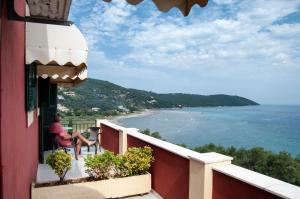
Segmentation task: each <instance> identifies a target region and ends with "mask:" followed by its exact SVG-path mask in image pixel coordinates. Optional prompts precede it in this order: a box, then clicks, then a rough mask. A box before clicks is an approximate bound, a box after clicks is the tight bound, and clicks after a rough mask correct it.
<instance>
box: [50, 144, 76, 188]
mask: <svg viewBox="0 0 300 199" xmlns="http://www.w3.org/2000/svg"><path fill="white" fill-rule="evenodd" d="M71 161H72V157H71V155H70V154H67V153H65V152H64V151H63V150H57V151H55V152H54V153H52V154H50V155H49V156H48V157H47V160H46V163H47V164H48V165H50V167H51V168H52V169H53V170H54V172H55V174H56V175H58V177H59V179H60V182H61V183H62V182H63V180H64V178H65V175H66V174H67V172H68V171H69V170H70V169H71Z"/></svg>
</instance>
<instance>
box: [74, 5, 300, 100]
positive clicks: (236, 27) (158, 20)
mask: <svg viewBox="0 0 300 199" xmlns="http://www.w3.org/2000/svg"><path fill="white" fill-rule="evenodd" d="M75 2H76V1H75ZM81 2H82V1H81ZM84 2H85V3H84ZM214 3H215V5H214V4H208V7H207V8H205V9H199V8H197V9H196V8H194V9H193V10H192V12H191V16H189V17H187V18H184V17H182V16H181V15H180V14H178V13H177V12H175V13H174V12H173V13H172V12H171V13H170V14H161V13H159V12H158V11H157V10H156V8H155V6H153V5H152V4H153V3H152V2H146V1H145V2H144V3H143V5H141V6H138V7H134V6H129V5H127V3H125V1H113V2H112V3H111V4H105V3H103V2H102V1H94V4H93V8H90V9H91V10H90V11H89V12H88V11H86V12H87V13H89V14H88V15H84V16H81V17H80V19H79V20H78V19H76V21H77V22H79V27H80V29H81V30H82V31H83V33H84V34H85V36H86V38H87V40H88V42H89V45H90V47H91V49H92V50H93V51H95V52H97V53H92V54H91V56H90V65H92V70H93V71H95V72H94V73H93V74H94V75H95V74H99V77H103V75H101V72H103V69H105V74H106V76H110V77H111V78H114V77H113V76H112V75H108V73H109V71H111V72H112V73H114V75H115V77H116V76H118V77H119V79H122V77H123V78H124V79H126V80H127V82H132V81H133V80H132V79H130V78H136V79H141V78H139V75H143V76H144V78H143V79H144V81H153V78H154V77H157V78H161V80H160V81H161V82H164V83H166V81H165V80H163V78H164V79H167V80H171V79H172V77H173V78H174V79H181V81H182V82H185V83H187V82H190V83H191V84H192V86H191V90H197V89H193V88H192V87H193V86H196V85H197V82H198V83H199V82H201V83H204V82H202V80H204V79H205V80H206V81H207V82H210V81H211V80H209V79H214V80H216V79H218V78H220V79H227V80H228V82H230V81H236V82H239V83H240V82H242V81H255V82H256V83H259V82H264V81H271V80H273V81H276V79H277V80H281V81H284V80H285V79H288V77H289V78H291V77H292V76H293V75H295V74H299V75H300V54H299V51H300V34H299V33H300V24H276V22H277V21H278V20H280V19H282V18H283V17H285V16H287V15H289V14H291V13H293V12H296V11H298V12H299V6H300V2H299V1H296V0H295V1H292V0H291V1H279V0H273V1H270V0H268V1H263V0H257V1H248V0H245V1H235V0H226V1H220V0H214ZM85 4H86V1H83V2H82V5H85ZM76 7H77V8H80V5H79V4H76ZM143 8H144V9H145V8H147V9H145V10H142V9H143ZM75 10H76V8H75ZM73 13H76V11H73ZM73 15H74V14H73ZM96 71H97V72H96ZM118 71H119V73H118V74H117V72H118ZM102 74H103V73H102ZM179 74H180V75H181V76H180V77H179ZM182 74H185V75H186V77H183V76H182ZM191 76H193V77H194V78H190V77H191ZM94 77H95V76H94ZM157 78H156V80H155V81H157ZM189 78H190V79H191V80H190V81H187V79H189ZM115 79H117V78H115ZM197 79H198V80H197ZM200 79H202V80H200ZM120 81H121V80H120ZM122 81H123V82H125V80H122ZM192 81H194V82H192ZM297 83H298V84H297ZM297 83H296V84H295V82H293V84H294V85H292V87H291V88H292V89H293V88H294V87H293V86H297V85H298V86H300V82H297ZM214 84H215V82H214ZM284 84H285V83H284ZM162 85H163V84H162ZM167 85H168V84H167ZM230 85H231V84H230ZM239 86H240V88H236V91H237V92H238V91H240V92H242V91H241V90H243V89H248V88H247V86H249V84H248V83H247V84H246V83H245V85H244V86H243V84H239ZM162 87H164V86H161V88H153V87H151V88H153V89H154V90H157V91H160V90H166V89H167V86H166V87H165V88H162ZM183 87H185V88H186V87H188V86H187V85H185V86H183ZM169 88H170V87H169ZM199 88H200V87H199ZM201 88H202V89H204V90H199V91H198V90H197V91H198V92H201V91H202V92H208V91H207V90H205V88H203V87H201ZM267 88H268V87H267V86H266V87H265V89H267ZM170 89H171V88H170ZM178 89H179V88H178ZM214 89H216V88H214ZM226 89H227V90H226ZM226 89H224V93H227V92H226V91H228V90H230V89H228V87H226ZM270 89H271V88H270ZM230 91H232V90H230ZM211 92H212V93H214V90H212V91H211ZM253 93H255V91H253ZM235 94H236V93H235ZM237 94H238V93H237ZM250 97H251V96H250ZM252 98H254V97H252ZM299 100H300V94H299Z"/></svg>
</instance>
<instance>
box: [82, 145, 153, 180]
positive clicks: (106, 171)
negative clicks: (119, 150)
mask: <svg viewBox="0 0 300 199" xmlns="http://www.w3.org/2000/svg"><path fill="white" fill-rule="evenodd" d="M84 160H85V166H86V168H87V169H86V172H87V173H88V174H89V176H90V177H92V178H94V179H97V180H101V179H109V178H115V177H126V176H132V175H141V174H145V173H147V172H148V171H149V168H150V166H151V162H153V160H154V158H153V156H152V149H151V148H150V147H143V148H136V147H133V148H129V149H128V151H127V152H126V153H125V154H124V155H114V154H113V153H112V152H109V151H105V152H104V153H103V154H100V155H90V156H87V157H86V158H85V159H84Z"/></svg>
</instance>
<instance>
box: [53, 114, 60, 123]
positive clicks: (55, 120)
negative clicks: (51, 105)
mask: <svg viewBox="0 0 300 199" xmlns="http://www.w3.org/2000/svg"><path fill="white" fill-rule="evenodd" d="M60 120H61V115H60V114H59V113H57V114H56V115H55V117H54V122H60Z"/></svg>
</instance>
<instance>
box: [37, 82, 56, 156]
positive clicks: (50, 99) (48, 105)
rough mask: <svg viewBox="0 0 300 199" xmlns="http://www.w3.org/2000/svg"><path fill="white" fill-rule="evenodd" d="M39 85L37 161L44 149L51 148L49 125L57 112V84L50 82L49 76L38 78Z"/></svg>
mask: <svg viewBox="0 0 300 199" xmlns="http://www.w3.org/2000/svg"><path fill="white" fill-rule="evenodd" d="M38 87H39V91H38V92H39V107H40V116H39V125H40V126H39V161H40V162H43V160H44V151H46V150H51V149H52V142H51V136H50V133H49V130H48V129H49V127H50V125H51V124H52V122H53V118H54V116H55V114H56V112H57V84H52V83H50V78H47V79H43V78H41V77H40V78H39V79H38Z"/></svg>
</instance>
